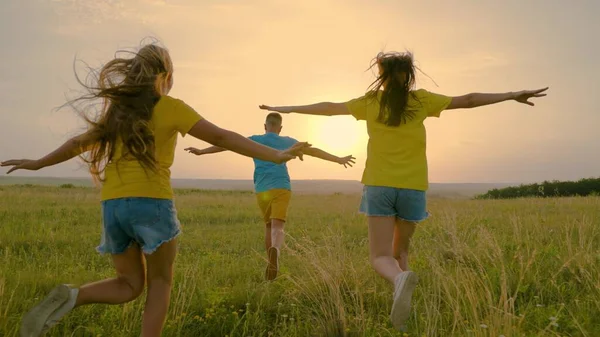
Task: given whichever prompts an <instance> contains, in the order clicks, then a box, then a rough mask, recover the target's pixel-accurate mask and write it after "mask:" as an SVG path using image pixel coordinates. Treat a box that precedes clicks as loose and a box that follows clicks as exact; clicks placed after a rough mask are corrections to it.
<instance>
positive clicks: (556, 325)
mask: <svg viewBox="0 0 600 337" xmlns="http://www.w3.org/2000/svg"><path fill="white" fill-rule="evenodd" d="M550 325H552V326H553V327H555V328H558V323H556V322H552V323H550Z"/></svg>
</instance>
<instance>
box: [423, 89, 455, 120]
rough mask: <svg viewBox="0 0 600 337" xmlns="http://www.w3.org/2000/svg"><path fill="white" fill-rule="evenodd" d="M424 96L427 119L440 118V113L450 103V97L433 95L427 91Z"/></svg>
mask: <svg viewBox="0 0 600 337" xmlns="http://www.w3.org/2000/svg"><path fill="white" fill-rule="evenodd" d="M425 94H426V102H427V116H428V117H440V115H441V114H442V111H444V110H445V109H446V108H447V107H448V105H450V103H451V102H452V97H449V96H444V95H440V94H435V93H432V92H429V91H425Z"/></svg>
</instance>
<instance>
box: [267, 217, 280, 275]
mask: <svg viewBox="0 0 600 337" xmlns="http://www.w3.org/2000/svg"><path fill="white" fill-rule="evenodd" d="M284 224H285V221H283V220H279V219H271V233H270V236H271V240H270V241H271V247H269V249H267V256H268V260H269V264H268V265H267V270H266V271H265V278H266V279H267V280H268V281H272V280H274V279H275V278H276V277H277V273H278V272H279V251H280V250H281V246H283V243H284V240H285V233H284V231H283V226H284Z"/></svg>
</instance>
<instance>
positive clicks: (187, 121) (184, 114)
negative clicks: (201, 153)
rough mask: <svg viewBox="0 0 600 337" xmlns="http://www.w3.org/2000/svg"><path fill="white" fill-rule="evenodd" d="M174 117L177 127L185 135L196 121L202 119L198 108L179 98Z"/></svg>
mask: <svg viewBox="0 0 600 337" xmlns="http://www.w3.org/2000/svg"><path fill="white" fill-rule="evenodd" d="M173 118H174V121H173V122H174V125H175V129H176V130H177V132H179V133H180V134H181V135H182V136H185V135H186V134H187V133H188V132H189V131H190V130H191V129H192V127H193V126H194V125H196V123H198V122H199V121H201V120H202V116H200V114H198V113H197V112H196V110H194V109H193V108H192V107H190V106H189V105H187V104H186V103H185V102H184V101H181V100H177V105H176V107H175V113H174V114H173Z"/></svg>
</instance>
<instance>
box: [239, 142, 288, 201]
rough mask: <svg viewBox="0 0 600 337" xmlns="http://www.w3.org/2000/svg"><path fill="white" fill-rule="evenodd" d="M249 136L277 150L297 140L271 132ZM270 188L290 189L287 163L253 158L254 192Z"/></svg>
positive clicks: (285, 147) (283, 148)
mask: <svg viewBox="0 0 600 337" xmlns="http://www.w3.org/2000/svg"><path fill="white" fill-rule="evenodd" d="M249 138H250V139H251V140H253V141H255V142H257V143H260V144H262V145H265V146H268V147H271V148H274V149H277V150H285V149H288V148H290V147H291V146H292V145H294V144H296V143H297V142H298V141H297V140H295V139H294V138H290V137H282V136H280V135H278V134H276V133H272V132H268V133H265V134H264V135H254V136H250V137H249ZM272 189H285V190H291V189H292V186H291V183H290V175H289V173H288V169H287V165H286V164H285V163H283V164H275V163H272V162H270V161H262V160H258V159H254V190H255V191H256V193H260V192H265V191H268V190H272Z"/></svg>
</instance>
